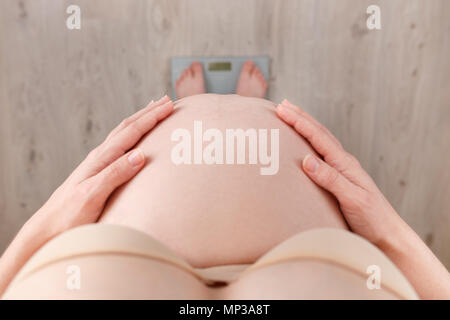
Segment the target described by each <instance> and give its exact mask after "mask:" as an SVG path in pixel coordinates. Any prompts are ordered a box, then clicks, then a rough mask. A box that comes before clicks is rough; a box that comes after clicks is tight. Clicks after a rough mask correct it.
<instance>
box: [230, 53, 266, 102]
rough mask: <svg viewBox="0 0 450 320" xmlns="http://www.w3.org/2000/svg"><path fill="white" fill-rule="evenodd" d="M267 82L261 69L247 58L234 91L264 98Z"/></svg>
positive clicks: (247, 95) (243, 94)
mask: <svg viewBox="0 0 450 320" xmlns="http://www.w3.org/2000/svg"><path fill="white" fill-rule="evenodd" d="M268 87H269V84H268V83H267V81H266V79H264V75H263V74H262V72H261V70H259V68H258V67H257V66H255V64H254V63H253V61H251V60H249V61H246V62H245V63H244V65H243V66H242V70H241V75H240V76H239V81H238V85H237V87H236V93H237V94H238V95H241V96H246V97H256V98H264V96H265V95H266V91H267V88H268Z"/></svg>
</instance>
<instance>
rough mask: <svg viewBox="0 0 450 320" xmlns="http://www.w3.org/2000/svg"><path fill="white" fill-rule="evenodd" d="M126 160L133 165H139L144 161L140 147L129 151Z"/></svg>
mask: <svg viewBox="0 0 450 320" xmlns="http://www.w3.org/2000/svg"><path fill="white" fill-rule="evenodd" d="M128 161H129V162H130V163H131V165H132V166H133V167H139V166H140V165H142V163H143V162H144V153H143V152H142V150H141V149H136V150H134V151H133V152H131V153H130V155H129V156H128Z"/></svg>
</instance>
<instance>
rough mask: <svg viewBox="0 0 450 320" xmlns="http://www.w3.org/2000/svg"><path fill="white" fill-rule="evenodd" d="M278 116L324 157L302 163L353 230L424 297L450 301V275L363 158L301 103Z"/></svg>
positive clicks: (283, 106)
mask: <svg viewBox="0 0 450 320" xmlns="http://www.w3.org/2000/svg"><path fill="white" fill-rule="evenodd" d="M276 113H277V115H278V116H279V117H280V118H281V119H282V120H283V121H285V122H286V123H288V124H289V125H291V126H292V127H294V129H295V130H296V131H297V132H298V133H299V134H300V135H301V136H303V137H304V138H306V140H308V141H309V143H310V144H311V145H312V147H313V148H314V149H315V150H316V151H317V153H318V154H320V155H321V156H322V157H323V160H322V159H319V158H318V157H316V156H315V155H307V156H306V157H305V158H304V159H303V163H302V167H303V170H304V171H305V173H306V174H307V175H308V177H309V178H310V179H311V180H313V181H314V182H315V183H316V184H318V185H319V186H321V187H322V188H324V189H325V190H327V191H329V192H331V193H332V194H333V195H334V196H335V197H336V199H337V200H338V202H339V205H340V208H341V211H342V214H343V215H344V218H345V220H346V221H347V223H348V225H349V227H350V229H351V230H352V231H353V232H355V233H357V234H359V235H360V236H362V237H363V238H365V239H367V240H369V241H371V242H372V243H373V244H375V245H376V246H378V248H380V249H381V250H382V251H383V252H384V253H385V254H386V255H387V256H388V257H389V258H390V259H391V260H392V261H393V262H394V263H395V264H396V265H397V267H398V268H399V269H400V270H401V271H402V272H403V274H404V275H405V276H406V277H407V278H408V280H409V281H410V282H411V284H412V285H413V286H414V288H415V289H416V291H417V293H418V294H419V296H420V297H421V298H424V299H449V298H450V274H449V273H448V271H447V269H446V268H445V266H444V265H442V263H441V262H440V261H439V259H438V258H437V257H436V256H435V255H434V254H433V252H431V250H430V249H429V248H428V247H427V245H426V244H425V243H424V242H423V241H422V240H421V239H420V237H419V236H418V235H417V234H416V233H415V232H414V230H412V229H411V228H410V227H409V226H408V224H407V223H406V222H405V221H403V220H402V218H401V217H400V216H399V215H398V214H397V212H395V210H394V209H393V208H392V206H391V205H390V204H389V202H388V201H387V200H386V198H385V197H384V196H383V194H382V193H381V191H380V190H379V189H378V187H377V186H376V184H375V183H374V181H373V180H372V179H371V177H370V176H369V175H368V174H367V172H366V171H364V169H363V168H362V167H361V165H360V164H359V162H358V160H356V158H355V157H354V156H352V155H351V154H349V153H348V152H346V151H345V150H344V148H343V147H342V145H341V144H340V143H339V141H338V140H337V139H336V137H334V136H333V135H332V134H331V132H330V131H329V130H328V129H327V128H325V127H324V126H322V125H321V124H320V123H319V122H318V121H316V120H315V119H314V118H313V117H312V116H310V115H309V114H307V113H306V112H304V111H303V110H301V109H300V108H299V107H297V106H295V105H293V104H291V103H290V102H289V101H287V100H284V101H283V102H282V103H281V104H280V105H278V106H277V108H276Z"/></svg>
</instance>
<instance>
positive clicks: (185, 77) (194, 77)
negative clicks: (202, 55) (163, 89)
mask: <svg viewBox="0 0 450 320" xmlns="http://www.w3.org/2000/svg"><path fill="white" fill-rule="evenodd" d="M175 92H176V94H177V98H178V99H181V98H184V97H188V96H193V95H196V94H202V93H205V92H206V90H205V78H204V77H203V67H202V65H201V63H200V62H197V61H195V62H192V64H191V65H190V66H189V68H187V69H185V70H184V71H183V72H182V73H181V76H180V77H179V78H178V80H177V82H176V83H175Z"/></svg>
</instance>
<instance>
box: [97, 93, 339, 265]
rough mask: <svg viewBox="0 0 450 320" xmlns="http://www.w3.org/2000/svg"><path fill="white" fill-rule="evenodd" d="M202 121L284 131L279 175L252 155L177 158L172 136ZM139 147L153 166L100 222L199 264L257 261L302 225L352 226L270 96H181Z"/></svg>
mask: <svg viewBox="0 0 450 320" xmlns="http://www.w3.org/2000/svg"><path fill="white" fill-rule="evenodd" d="M194 121H201V122H202V126H203V128H202V129H203V131H205V130H207V129H209V128H217V129H218V130H219V131H220V132H222V133H223V135H224V136H225V132H226V129H236V128H242V129H244V130H247V129H250V128H254V129H256V130H258V129H267V130H268V132H270V130H271V129H279V169H278V171H277V173H276V174H273V175H261V171H260V168H261V167H264V165H261V164H260V163H257V164H250V163H249V162H248V159H247V161H246V163H245V164H226V163H224V164H205V163H204V162H203V163H202V164H178V165H177V164H175V163H174V162H173V161H172V157H171V155H172V149H173V147H174V146H175V145H176V144H177V142H174V141H172V140H171V135H172V133H173V132H174V130H176V129H180V128H183V129H187V130H188V131H189V132H190V133H191V135H192V136H193V135H194V133H193V130H194ZM269 141H270V134H269ZM207 145H208V143H207V142H205V143H204V145H203V146H204V147H206V146H207ZM138 146H139V147H140V148H142V150H143V151H144V154H145V155H146V158H147V165H146V167H145V168H144V169H143V170H142V171H141V172H140V173H139V174H138V175H137V176H136V177H135V178H134V179H133V180H131V181H130V182H129V183H127V184H126V185H124V186H122V187H121V188H120V189H118V190H117V191H116V192H115V193H114V194H113V196H112V197H111V198H110V200H109V202H108V204H107V206H106V207H105V210H104V213H103V215H102V217H101V219H100V222H101V223H111V224H120V225H125V226H128V227H132V228H135V229H138V230H141V231H143V232H146V233H148V234H149V235H151V236H152V237H154V238H156V239H158V240H159V241H161V242H163V243H164V244H165V245H167V246H168V247H169V248H171V249H172V250H174V251H175V252H176V253H178V254H179V255H180V256H182V257H183V258H184V259H186V261H188V262H189V263H190V264H191V265H193V266H194V267H209V266H215V265H224V264H238V263H252V262H254V261H255V260H256V259H257V258H258V257H260V256H261V255H263V254H264V253H265V252H267V251H268V250H270V249H271V248H272V247H274V246H275V245H277V244H279V243H280V242H282V241H283V240H285V239H287V238H289V237H290V236H292V235H294V234H296V233H299V232H301V231H304V230H308V229H312V228H318V227H332V228H341V229H347V225H346V223H345V220H344V219H343V217H342V214H341V213H340V211H339V208H338V206H337V202H336V201H335V199H334V198H332V197H331V196H330V195H329V194H328V193H327V192H325V191H324V190H322V189H321V188H319V187H317V186H316V185H315V184H314V183H313V182H312V181H310V180H309V178H308V177H307V176H306V175H305V174H304V173H303V172H302V169H301V167H300V165H301V161H302V159H303V158H304V156H305V155H306V154H308V153H313V152H314V151H313V150H312V148H311V147H310V145H309V144H308V143H307V142H306V141H305V140H304V139H303V138H301V137H300V136H299V135H298V134H297V133H295V132H294V130H293V129H292V128H291V127H289V126H288V125H286V124H285V123H284V122H282V121H281V120H280V119H278V117H277V116H276V114H275V109H274V104H273V103H272V102H270V101H268V100H264V99H258V98H247V97H241V96H238V95H213V94H203V95H196V96H190V97H187V98H184V99H181V100H179V101H177V102H176V104H175V112H174V114H172V115H171V116H170V117H169V118H168V119H167V120H165V121H164V122H162V123H160V124H159V125H158V126H157V127H156V128H154V129H153V130H152V131H151V132H150V133H149V134H148V135H147V136H146V137H144V138H143V139H142V141H141V142H140V143H139V144H138ZM192 148H193V146H192ZM247 149H248V145H247ZM268 150H269V152H270V147H269V149H268ZM247 151H248V150H247ZM247 156H248V154H247Z"/></svg>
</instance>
